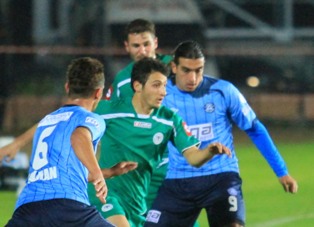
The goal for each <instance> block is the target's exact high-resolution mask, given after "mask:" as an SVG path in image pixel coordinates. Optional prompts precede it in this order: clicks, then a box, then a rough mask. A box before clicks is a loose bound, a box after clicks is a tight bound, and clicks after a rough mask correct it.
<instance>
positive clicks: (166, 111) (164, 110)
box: [156, 105, 176, 120]
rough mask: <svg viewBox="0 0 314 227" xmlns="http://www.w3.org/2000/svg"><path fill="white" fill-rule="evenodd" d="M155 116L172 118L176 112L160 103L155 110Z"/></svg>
mask: <svg viewBox="0 0 314 227" xmlns="http://www.w3.org/2000/svg"><path fill="white" fill-rule="evenodd" d="M156 116H157V117H158V118H161V119H165V120H173V118H174V117H175V116H176V113H175V111H174V110H172V109H170V108H168V107H166V106H164V105H161V106H160V107H159V109H158V111H157V112H156Z"/></svg>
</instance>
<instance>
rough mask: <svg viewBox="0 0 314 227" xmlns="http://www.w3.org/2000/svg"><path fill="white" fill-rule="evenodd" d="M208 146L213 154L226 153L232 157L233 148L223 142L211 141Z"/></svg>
mask: <svg viewBox="0 0 314 227" xmlns="http://www.w3.org/2000/svg"><path fill="white" fill-rule="evenodd" d="M208 146H209V152H210V153H212V154H213V155H217V154H226V155H228V156H229V157H231V150H230V149H229V148H228V147H226V146H225V145H223V144H221V143H218V142H215V143H211V144H210V145H208Z"/></svg>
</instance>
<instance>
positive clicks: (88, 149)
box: [71, 127, 108, 203]
mask: <svg viewBox="0 0 314 227" xmlns="http://www.w3.org/2000/svg"><path fill="white" fill-rule="evenodd" d="M91 141H92V135H91V132H90V131H89V130H88V129H87V128H85V127H78V128H76V129H75V130H74V132H73V133H72V135H71V145H72V147H73V150H74V152H75V154H76V156H77V157H78V159H79V160H80V161H81V162H82V163H83V165H84V166H85V167H86V168H87V169H88V171H89V176H88V180H89V181H90V182H92V183H93V184H94V187H95V190H96V196H97V197H98V198H99V199H100V201H101V202H103V203H105V202H106V200H105V198H106V196H107V192H108V189H107V185H106V182H105V179H104V177H103V174H102V172H101V169H100V167H99V165H98V162H97V159H96V156H95V154H94V147H93V144H92V142H91Z"/></svg>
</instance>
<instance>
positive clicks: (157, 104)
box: [154, 101, 162, 108]
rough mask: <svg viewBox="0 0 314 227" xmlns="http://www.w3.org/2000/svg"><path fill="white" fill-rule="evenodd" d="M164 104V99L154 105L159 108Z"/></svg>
mask: <svg viewBox="0 0 314 227" xmlns="http://www.w3.org/2000/svg"><path fill="white" fill-rule="evenodd" d="M161 104H162V101H157V102H156V103H155V105H154V107H155V108H159V107H160V106H161Z"/></svg>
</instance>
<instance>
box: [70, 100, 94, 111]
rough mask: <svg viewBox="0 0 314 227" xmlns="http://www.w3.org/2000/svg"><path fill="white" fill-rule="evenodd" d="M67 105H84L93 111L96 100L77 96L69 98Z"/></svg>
mask: <svg viewBox="0 0 314 227" xmlns="http://www.w3.org/2000/svg"><path fill="white" fill-rule="evenodd" d="M65 105H78V106H81V107H83V108H84V109H86V110H89V111H93V108H94V105H95V104H94V102H93V100H91V99H83V98H76V99H70V98H69V99H68V100H67V101H66V103H65Z"/></svg>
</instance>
